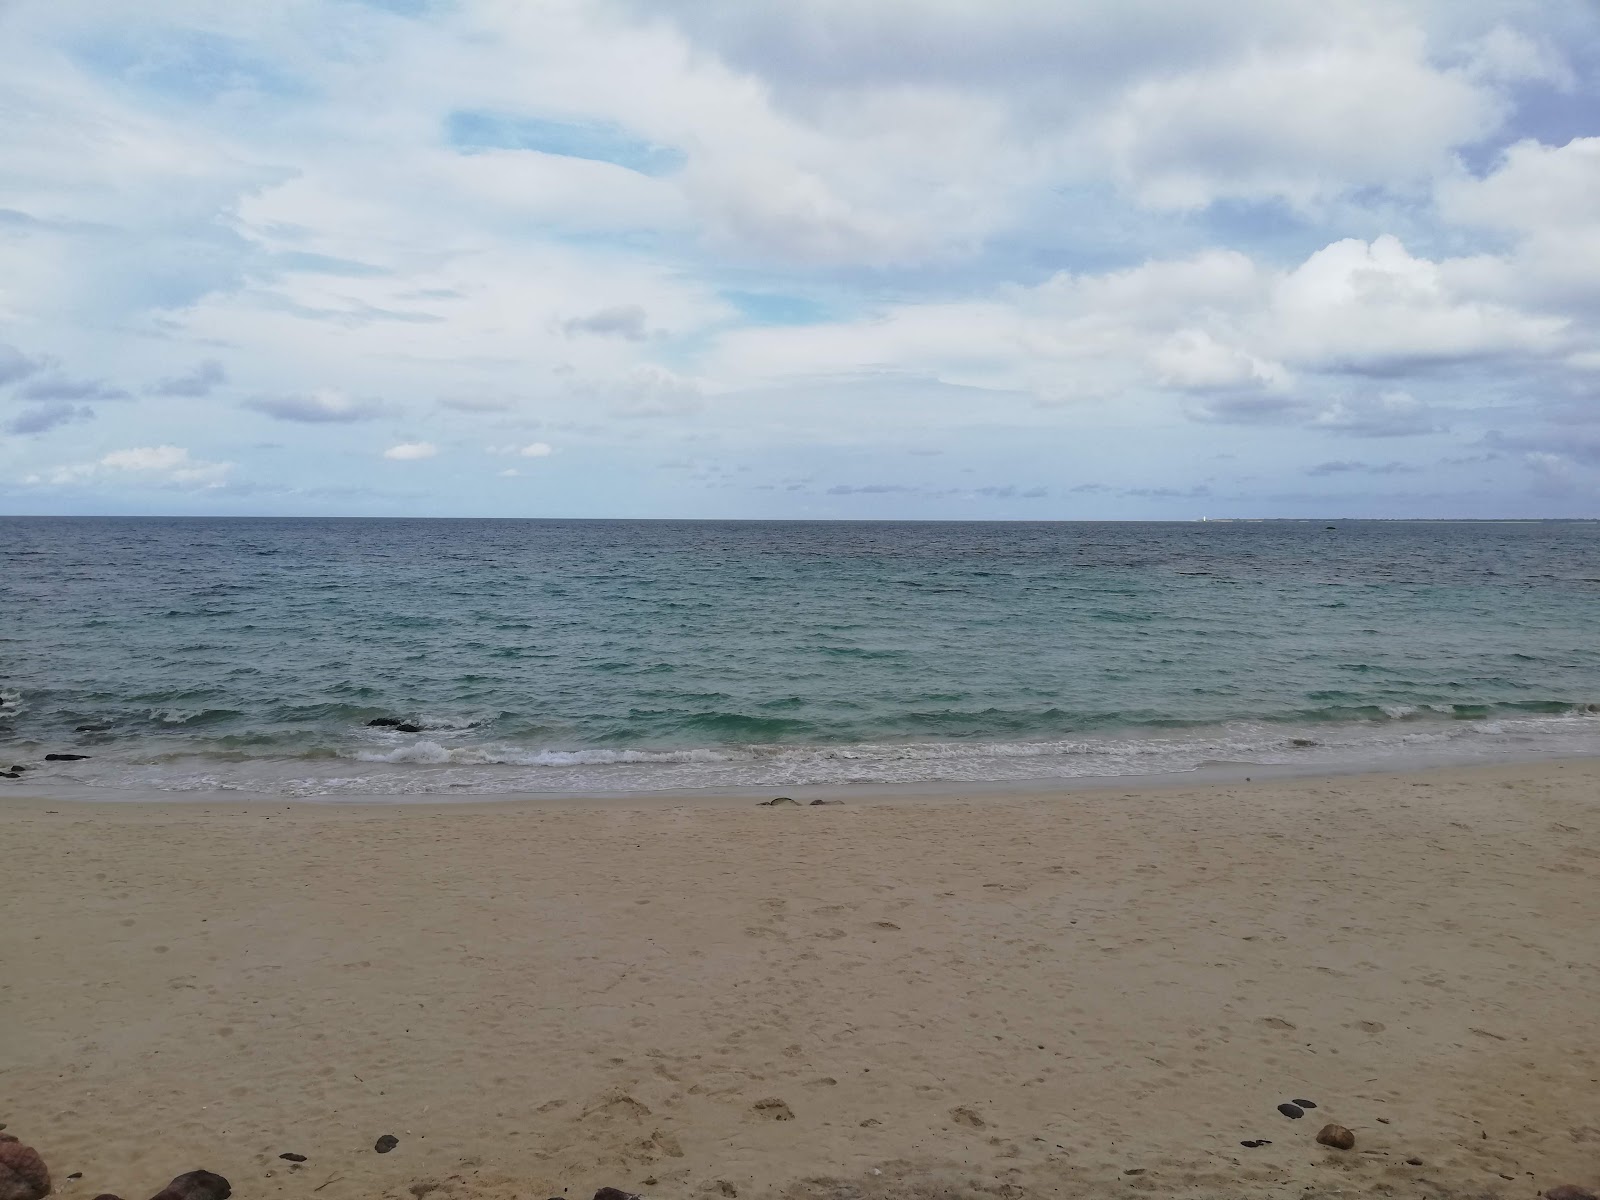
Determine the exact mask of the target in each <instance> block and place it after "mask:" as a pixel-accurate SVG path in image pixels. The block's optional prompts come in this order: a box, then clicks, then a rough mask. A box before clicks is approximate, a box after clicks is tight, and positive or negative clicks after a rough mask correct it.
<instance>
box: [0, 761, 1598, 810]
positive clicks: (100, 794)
mask: <svg viewBox="0 0 1600 1200" xmlns="http://www.w3.org/2000/svg"><path fill="white" fill-rule="evenodd" d="M1586 762H1594V763H1597V764H1600V748H1597V749H1596V750H1594V751H1592V752H1588V753H1585V752H1574V751H1555V752H1553V751H1541V750H1528V751H1526V752H1523V753H1517V752H1514V751H1507V752H1502V753H1498V754H1496V755H1494V756H1492V757H1489V756H1469V755H1460V756H1453V757H1444V756H1427V757H1424V756H1416V757H1414V758H1411V759H1404V758H1401V759H1397V760H1389V761H1385V762H1383V763H1382V764H1380V765H1370V764H1367V763H1361V762H1357V761H1355V760H1354V759H1352V760H1350V761H1348V762H1345V763H1335V764H1330V763H1327V762H1312V763H1298V764H1294V763H1291V764H1283V763H1253V762H1212V763H1205V764H1202V765H1200V766H1197V767H1194V768H1191V769H1189V770H1180V771H1161V772H1154V773H1150V774H1143V775H1078V776H1062V777H1058V778H1026V779H993V780H978V781H946V780H934V781H928V782H893V783H881V782H863V783H792V784H773V785H763V786H753V785H751V786H746V785H739V786H734V787H681V788H636V789H613V790H572V789H551V790H538V789H532V788H529V789H524V790H521V791H504V792H499V791H485V792H473V791H469V790H465V789H462V790H456V791H434V792H399V793H396V792H326V793H316V794H310V795H291V794H288V793H282V792H272V791H266V790H251V789H247V788H216V789H211V790H205V789H190V790H176V789H174V790H166V789H161V788H155V787H148V786H146V787H117V786H109V785H100V784H82V783H61V782H52V781H50V780H49V779H48V777H47V778H46V780H44V781H41V782H40V783H38V784H34V783H31V782H30V780H29V779H28V777H26V776H24V777H23V778H22V779H19V780H15V781H8V782H10V783H11V784H12V786H11V787H10V788H8V789H6V790H4V791H0V812H3V811H4V808H5V806H6V805H8V804H14V803H16V802H19V801H20V802H23V803H28V802H32V801H38V802H62V803H70V804H74V805H108V806H113V807H116V806H122V805H129V804H133V805H141V806H149V805H163V804H171V805H182V806H188V805H196V804H204V805H210V806H217V805H230V804H232V805H244V804H254V805H262V804H286V805H296V804H306V805H327V806H334V807H337V806H340V805H350V806H353V807H373V806H377V807H388V806H402V807H423V808H430V807H437V808H441V809H446V810H455V809H460V808H471V807H476V806H487V807H498V806H502V805H511V806H516V805H535V806H539V805H546V806H552V805H561V806H585V805H595V806H599V807H607V808H628V807H638V808H676V807H742V806H746V805H750V804H760V803H762V802H763V801H766V800H770V799H772V798H773V797H774V796H788V797H791V798H793V799H795V800H796V801H798V802H799V803H800V804H801V805H808V804H809V803H810V802H811V801H813V800H818V801H821V802H823V803H827V804H831V803H841V802H842V803H848V802H850V801H852V800H853V801H857V802H859V803H864V804H893V803H903V802H913V803H914V802H927V801H946V802H962V801H969V802H973V803H982V802H984V801H988V800H1025V799H1029V798H1038V797H1044V796H1051V795H1058V794H1076V793H1080V792H1105V791H1116V790H1122V791H1128V792H1139V791H1145V790H1154V791H1169V790H1172V789H1175V788H1176V789H1181V788H1194V789H1204V788H1212V787H1227V786H1234V785H1245V786H1248V785H1251V784H1258V785H1259V784H1269V783H1280V782H1289V781H1304V780H1338V779H1348V778H1361V777H1367V776H1407V775H1417V774H1429V773H1434V772H1451V771H1477V770H1493V769H1495V768H1522V767H1535V768H1536V767H1539V766H1543V765H1547V764H1567V763H1586ZM423 769H426V768H423Z"/></svg>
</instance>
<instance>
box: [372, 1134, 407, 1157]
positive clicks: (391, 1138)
mask: <svg viewBox="0 0 1600 1200" xmlns="http://www.w3.org/2000/svg"><path fill="white" fill-rule="evenodd" d="M399 1144H400V1139H399V1138H397V1137H395V1135H394V1134H392V1133H386V1134H384V1135H383V1136H382V1137H381V1138H379V1139H378V1140H377V1141H375V1142H373V1143H372V1148H373V1149H374V1150H376V1151H377V1152H378V1153H379V1154H387V1153H389V1151H391V1150H393V1149H394V1148H395V1147H396V1146H398V1145H399Z"/></svg>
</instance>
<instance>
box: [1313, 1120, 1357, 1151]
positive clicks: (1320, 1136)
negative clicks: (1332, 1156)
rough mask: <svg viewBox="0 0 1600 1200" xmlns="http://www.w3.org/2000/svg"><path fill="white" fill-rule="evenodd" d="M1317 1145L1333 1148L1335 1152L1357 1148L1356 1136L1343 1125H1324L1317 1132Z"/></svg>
mask: <svg viewBox="0 0 1600 1200" xmlns="http://www.w3.org/2000/svg"><path fill="white" fill-rule="evenodd" d="M1317 1144H1318V1145H1319V1146H1332V1147H1333V1148H1334V1149H1335V1150H1354V1149H1355V1148H1356V1135H1355V1134H1353V1133H1351V1132H1350V1131H1349V1130H1348V1129H1346V1128H1345V1127H1344V1126H1343V1125H1324V1126H1323V1127H1322V1128H1321V1129H1319V1130H1317Z"/></svg>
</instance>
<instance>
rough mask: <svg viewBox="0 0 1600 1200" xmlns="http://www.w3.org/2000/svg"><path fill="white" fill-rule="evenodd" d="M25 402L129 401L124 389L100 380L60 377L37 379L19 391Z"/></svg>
mask: <svg viewBox="0 0 1600 1200" xmlns="http://www.w3.org/2000/svg"><path fill="white" fill-rule="evenodd" d="M17 395H18V396H20V397H22V399H24V400H129V399H132V396H131V394H130V393H129V392H126V391H124V390H123V389H122V388H118V387H112V386H111V385H110V384H107V383H105V382H104V381H102V380H99V379H67V378H64V377H62V376H59V375H55V376H51V377H49V378H46V379H36V380H34V381H33V382H32V383H28V384H24V385H23V386H22V387H21V388H19V389H18V391H17Z"/></svg>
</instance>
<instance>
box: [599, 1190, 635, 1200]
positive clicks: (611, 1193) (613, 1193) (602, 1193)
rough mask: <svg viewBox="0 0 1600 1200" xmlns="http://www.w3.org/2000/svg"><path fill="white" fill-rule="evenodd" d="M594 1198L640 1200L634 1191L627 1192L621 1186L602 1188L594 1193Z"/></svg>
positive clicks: (602, 1199)
mask: <svg viewBox="0 0 1600 1200" xmlns="http://www.w3.org/2000/svg"><path fill="white" fill-rule="evenodd" d="M594 1200H639V1197H638V1196H635V1195H634V1194H633V1193H632V1192H625V1191H623V1190H622V1189H621V1188H609V1187H608V1188H601V1189H600V1190H599V1191H598V1192H596V1193H595V1194H594Z"/></svg>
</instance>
